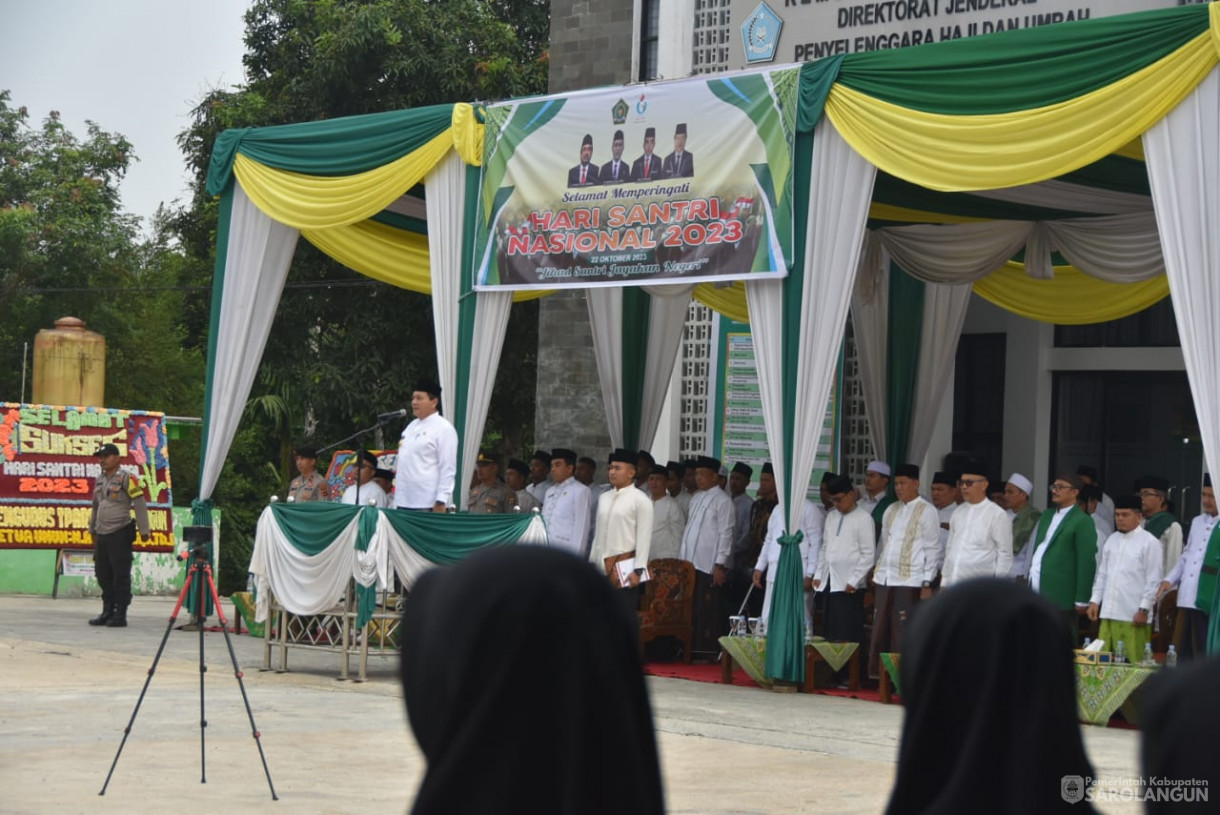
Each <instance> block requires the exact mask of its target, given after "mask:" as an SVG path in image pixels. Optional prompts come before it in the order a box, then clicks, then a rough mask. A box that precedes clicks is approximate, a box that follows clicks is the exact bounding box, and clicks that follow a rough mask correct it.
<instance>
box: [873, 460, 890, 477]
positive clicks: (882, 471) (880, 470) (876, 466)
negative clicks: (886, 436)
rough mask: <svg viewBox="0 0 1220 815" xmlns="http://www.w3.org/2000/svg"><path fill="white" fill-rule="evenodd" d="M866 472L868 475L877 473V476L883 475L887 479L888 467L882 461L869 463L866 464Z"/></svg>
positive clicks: (888, 474)
mask: <svg viewBox="0 0 1220 815" xmlns="http://www.w3.org/2000/svg"><path fill="white" fill-rule="evenodd" d="M868 471H869V472H870V473H877V474H878V475H883V476H885V477H886V478H889V476H890V465H888V464H886V463H885V462H884V461H870V462H869V463H868Z"/></svg>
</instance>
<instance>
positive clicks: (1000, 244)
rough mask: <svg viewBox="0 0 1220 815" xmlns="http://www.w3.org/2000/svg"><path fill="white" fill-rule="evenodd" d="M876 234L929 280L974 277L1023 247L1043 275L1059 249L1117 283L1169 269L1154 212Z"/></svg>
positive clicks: (1029, 268) (915, 227)
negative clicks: (1166, 267) (1162, 251)
mask: <svg viewBox="0 0 1220 815" xmlns="http://www.w3.org/2000/svg"><path fill="white" fill-rule="evenodd" d="M874 234H875V235H876V237H877V239H878V240H879V241H880V242H881V244H882V245H883V246H884V247H885V249H886V250H887V251H888V252H889V253H890V255H891V257H893V259H894V261H895V262H897V263H898V265H899V266H901V267H902V268H903V269H904V270H905V271H907V272H908V273H909V274H911V275H913V276H915V277H918V278H919V279H920V280H924V281H926V282H929V283H948V284H958V285H964V284H968V283H973V282H974V281H976V280H979V279H980V278H983V277H986V276H987V275H989V274H991V273H992V272H994V271H995V270H996V269H998V268H1000V267H1001V266H1003V265H1004V263H1005V262H1007V261H1008V260H1010V259H1011V258H1012V257H1013V256H1015V255H1016V254H1017V253H1018V252H1020V251H1021V249H1022V248H1024V249H1025V266H1026V273H1027V274H1029V276H1030V277H1035V278H1039V279H1049V278H1051V277H1053V276H1054V271H1053V269H1052V266H1051V253H1052V252H1054V251H1058V252H1060V253H1062V254H1063V256H1064V257H1065V258H1066V259H1067V261H1068V262H1069V263H1071V264H1072V265H1073V266H1075V267H1076V268H1078V269H1080V270H1081V271H1082V272H1085V273H1086V274H1089V275H1092V276H1093V277H1096V278H1098V279H1100V280H1105V281H1108V282H1111V283H1134V282H1137V281H1140V280H1148V279H1151V278H1153V277H1157V276H1159V275H1162V274H1164V273H1165V264H1164V259H1163V258H1162V255H1161V244H1160V240H1159V238H1158V235H1157V225H1156V218H1155V216H1154V214H1153V213H1151V212H1136V213H1130V214H1123V215H1106V216H1102V217H1098V218H1074V219H1067V220H1062V221H1043V222H1029V221H983V222H979V223H966V224H911V225H909V226H890V227H885V228H883V229H879V230H876V231H875V233H874Z"/></svg>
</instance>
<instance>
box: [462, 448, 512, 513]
mask: <svg viewBox="0 0 1220 815" xmlns="http://www.w3.org/2000/svg"><path fill="white" fill-rule="evenodd" d="M476 463H477V470H478V475H479V483H478V484H476V485H475V486H474V488H473V489H471V490H470V502H469V504H468V509H469V510H470V512H472V513H474V514H475V515H500V514H503V513H506V512H512V511H513V508H514V507H515V506H516V505H517V494H516V493H515V492H513V490H511V489H509V488H508V486H507V485H506V484H505V483H504V482H503V481H501V480H500V457H499V456H498V455H496V454H495V453H494V452H492V451H491V450H483V451H481V452H480V453H479V458H478V461H477V462H476Z"/></svg>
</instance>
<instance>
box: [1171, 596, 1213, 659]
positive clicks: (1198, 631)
mask: <svg viewBox="0 0 1220 815" xmlns="http://www.w3.org/2000/svg"><path fill="white" fill-rule="evenodd" d="M1209 621H1210V615H1208V614H1206V613H1205V612H1202V611H1200V610H1199V609H1197V608H1179V609H1178V618H1177V620H1175V623H1174V627H1173V644H1174V647H1175V648H1177V651H1178V659H1194V658H1195V657H1199V658H1202V657H1206V656H1207V624H1208V622H1209Z"/></svg>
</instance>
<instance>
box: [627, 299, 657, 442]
mask: <svg viewBox="0 0 1220 815" xmlns="http://www.w3.org/2000/svg"><path fill="white" fill-rule="evenodd" d="M622 292H623V321H622V334H623V336H622V343H623V344H622V356H623V368H622V372H621V373H622V377H623V379H622V383H623V395H622V399H623V403H622V417H623V446H624V447H626V448H627V449H628V450H638V449H640V445H641V444H642V439H640V423H641V422H642V421H643V418H644V375H645V373H646V368H647V358H648V339H649V336H648V335H649V328H648V316H649V312H650V311H651V310H652V295H650V294H649V293H648V292H646V291H644V290H643V289H642V288H640V287H638V286H627V287H625V288H624V289H623V290H622Z"/></svg>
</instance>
